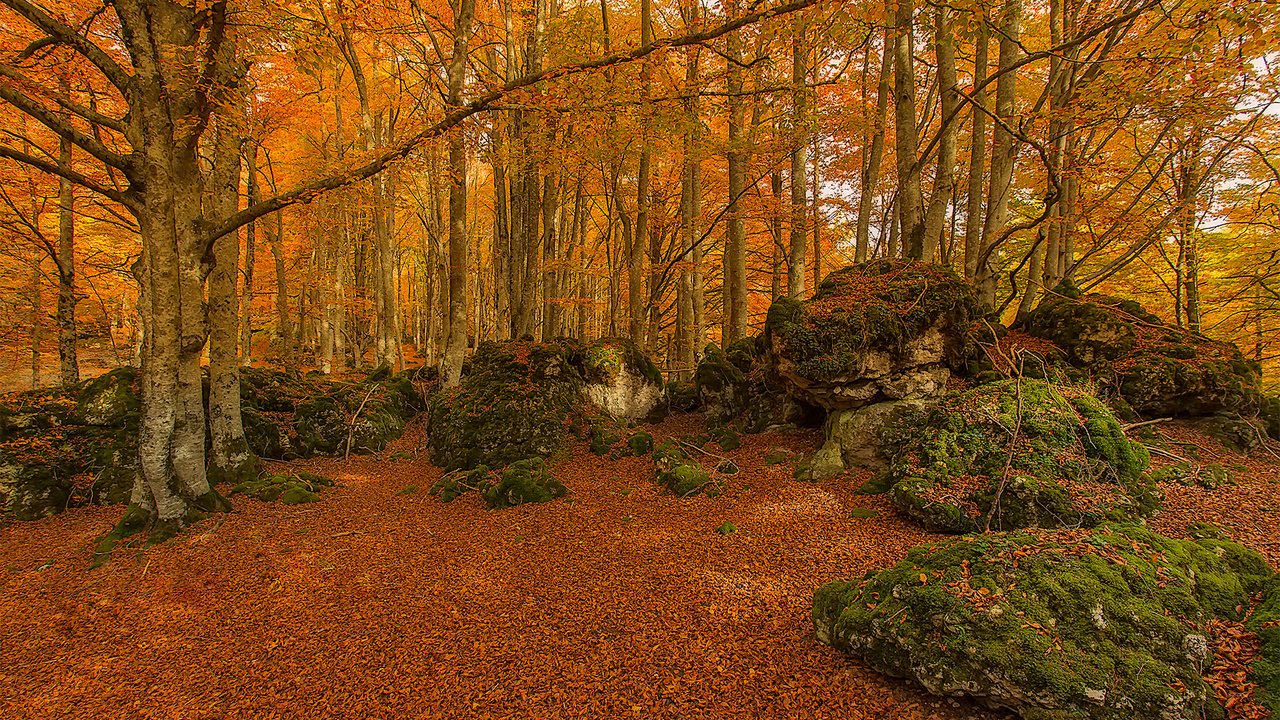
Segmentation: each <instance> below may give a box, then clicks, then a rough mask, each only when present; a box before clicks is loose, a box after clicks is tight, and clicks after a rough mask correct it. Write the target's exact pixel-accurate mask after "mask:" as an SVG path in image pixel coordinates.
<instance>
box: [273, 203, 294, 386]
mask: <svg viewBox="0 0 1280 720" xmlns="http://www.w3.org/2000/svg"><path fill="white" fill-rule="evenodd" d="M273 216H274V218H275V222H274V223H272V228H271V234H270V237H271V258H272V260H274V261H275V268H276V339H277V340H278V341H279V345H280V355H281V357H283V358H284V359H285V362H286V363H292V362H293V322H292V320H290V319H289V286H288V277H287V275H286V273H285V267H284V213H283V212H276V213H274V215H273Z"/></svg>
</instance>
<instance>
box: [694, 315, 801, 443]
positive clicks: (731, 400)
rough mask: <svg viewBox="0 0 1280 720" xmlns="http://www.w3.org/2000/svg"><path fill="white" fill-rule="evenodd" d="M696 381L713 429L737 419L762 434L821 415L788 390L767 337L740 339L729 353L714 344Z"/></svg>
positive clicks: (705, 356) (707, 349)
mask: <svg viewBox="0 0 1280 720" xmlns="http://www.w3.org/2000/svg"><path fill="white" fill-rule="evenodd" d="M694 381H695V387H696V389H697V393H698V404H699V405H701V406H702V408H703V410H704V412H705V413H706V416H707V427H708V428H712V429H714V428H717V427H720V426H724V425H727V424H729V423H731V422H737V423H738V424H739V425H740V427H741V429H742V430H743V431H745V432H748V433H761V432H765V431H768V430H775V429H778V428H785V427H797V426H802V427H808V426H813V425H816V424H817V423H818V422H819V421H820V420H821V413H820V412H818V411H817V410H816V408H814V407H813V406H811V405H809V404H807V403H804V402H801V401H799V400H797V399H796V398H793V397H792V396H791V395H789V394H788V393H787V391H786V387H785V385H784V383H782V382H781V381H780V380H779V379H778V377H777V375H776V374H775V373H774V372H773V369H772V367H771V366H770V365H769V358H768V356H767V353H766V350H765V339H764V337H763V336H760V337H750V338H745V339H743V340H739V341H738V342H736V343H733V344H732V345H730V346H729V348H728V349H726V350H724V351H723V352H722V351H721V350H720V349H719V348H718V347H716V346H715V345H714V344H711V345H708V346H707V347H706V349H705V350H704V351H703V356H702V360H701V361H700V362H699V363H698V369H697V371H696V372H695V375H694Z"/></svg>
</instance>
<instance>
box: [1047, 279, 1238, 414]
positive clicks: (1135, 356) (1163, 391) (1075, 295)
mask: <svg viewBox="0 0 1280 720" xmlns="http://www.w3.org/2000/svg"><path fill="white" fill-rule="evenodd" d="M1022 329H1023V330H1024V331H1025V332H1027V333H1028V334H1029V335H1032V336H1034V337H1037V338H1041V339H1044V340H1047V341H1049V342H1052V343H1053V344H1054V345H1055V346H1057V347H1058V348H1060V349H1061V350H1062V351H1063V354H1064V355H1065V357H1066V360H1067V362H1068V363H1069V364H1070V365H1071V366H1072V367H1073V368H1075V369H1077V370H1079V371H1081V372H1083V373H1084V374H1086V375H1087V376H1088V377H1089V378H1090V379H1092V380H1094V381H1095V382H1097V384H1098V387H1099V390H1100V392H1101V393H1102V394H1103V395H1104V396H1107V397H1108V398H1110V399H1112V400H1114V401H1117V402H1119V403H1122V404H1124V405H1127V406H1128V407H1130V408H1132V409H1133V410H1134V411H1135V412H1136V413H1138V414H1139V415H1142V416H1145V417H1150V418H1156V417H1204V416H1209V415H1213V414H1215V413H1236V414H1245V415H1252V414H1255V413H1256V412H1257V411H1258V409H1259V406H1260V404H1261V401H1262V397H1261V392H1260V383H1261V371H1260V369H1259V368H1258V366H1257V365H1256V364H1255V363H1252V362H1250V361H1248V360H1246V359H1245V358H1244V356H1243V355H1242V354H1241V352H1240V349H1239V348H1237V347H1236V346H1235V345H1232V344H1231V343H1225V342H1219V341H1216V340H1211V339H1209V338H1207V337H1204V336H1203V335H1197V334H1195V333H1192V332H1190V331H1188V330H1184V329H1182V328H1179V327H1176V326H1173V325H1169V324H1168V323H1166V322H1164V321H1163V320H1161V319H1160V318H1159V317H1158V316H1156V315H1154V314H1152V313H1150V312H1148V311H1147V310H1146V308H1144V307H1142V305H1141V304H1139V303H1137V302H1134V301H1132V300H1122V299H1120V298H1115V297H1110V296H1107V295H1099V294H1087V295H1086V294H1083V293H1081V292H1080V291H1079V290H1077V289H1076V288H1075V287H1074V286H1071V285H1062V286H1059V287H1058V288H1057V289H1056V291H1055V292H1054V293H1053V294H1052V295H1051V296H1049V297H1047V298H1045V299H1044V300H1043V301H1042V302H1041V303H1040V305H1039V306H1037V307H1036V309H1035V310H1034V311H1033V312H1032V313H1031V314H1030V315H1029V316H1028V317H1027V318H1026V319H1025V320H1024V321H1023V323H1022Z"/></svg>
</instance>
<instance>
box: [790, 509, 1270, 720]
mask: <svg viewBox="0 0 1280 720" xmlns="http://www.w3.org/2000/svg"><path fill="white" fill-rule="evenodd" d="M1270 576H1271V570H1270V568H1269V567H1268V566H1267V564H1266V562H1265V561H1264V560H1263V559H1262V557H1261V556H1259V555H1258V554H1257V553H1255V552H1253V551H1251V550H1247V549H1245V548H1243V547H1241V546H1240V545H1236V544H1234V543H1230V542H1224V541H1221V540H1213V539H1202V540H1173V539H1170V538H1166V537H1162V536H1160V535H1157V534H1155V533H1153V532H1151V531H1150V530H1147V529H1145V528H1141V527H1138V526H1118V527H1109V528H1103V529H1099V530H1097V531H1092V532H1091V531H1087V530H1057V531H1045V530H1040V531H1035V532H1019V533H1010V534H999V533H997V534H987V535H982V536H974V537H965V538H958V539H954V540H948V541H944V542H940V543H934V544H928V545H923V546H920V547H917V548H915V549H913V550H912V551H911V552H910V553H908V555H907V558H906V559H905V560H903V561H902V562H900V563H898V564H897V565H896V566H894V567H892V568H889V569H887V570H883V571H880V572H871V573H868V574H867V575H866V576H864V577H862V578H861V579H857V580H850V581H847V582H835V583H831V584H829V585H826V586H824V587H822V588H821V589H819V590H818V591H817V593H816V594H815V596H814V605H813V623H814V627H815V628H816V629H817V635H818V638H819V639H820V640H821V641H822V642H825V643H827V644H830V645H832V646H833V647H836V648H839V649H841V650H844V651H846V652H848V653H851V654H853V655H856V656H858V657H860V658H861V659H862V660H863V661H864V662H865V663H867V664H868V665H870V666H871V667H872V668H874V669H876V670H878V671H880V672H883V673H886V674H889V675H893V676H895V677H905V678H910V679H912V680H914V681H916V682H917V683H919V684H920V685H922V686H923V687H924V688H925V689H926V690H927V691H929V692H931V693H934V694H936V695H942V696H954V697H961V696H967V697H970V698H973V699H975V700H977V701H979V702H982V703H985V704H987V705H990V706H994V707H1000V708H1008V709H1010V710H1013V711H1014V712H1016V713H1018V714H1019V715H1021V716H1022V717H1023V718H1026V719H1027V720H1084V719H1097V720H1104V719H1105V720H1120V719H1122V718H1123V719H1125V720H1200V719H1201V718H1222V717H1224V713H1223V710H1222V708H1220V707H1219V706H1218V704H1217V702H1216V701H1215V699H1214V698H1215V694H1214V691H1213V689H1212V688H1211V687H1210V686H1209V684H1208V683H1206V682H1205V680H1204V679H1203V678H1202V673H1204V672H1206V671H1207V670H1208V669H1209V668H1210V666H1211V665H1212V663H1213V658H1212V654H1211V651H1210V643H1209V641H1208V638H1207V637H1206V635H1205V630H1204V628H1205V626H1206V625H1207V624H1208V623H1209V621H1211V620H1214V619H1239V618H1240V613H1241V608H1245V607H1248V605H1249V599H1250V596H1251V595H1252V594H1253V593H1255V592H1257V591H1258V590H1259V589H1260V588H1261V587H1262V585H1263V583H1265V582H1266V580H1267V579H1268V578H1269V577H1270Z"/></svg>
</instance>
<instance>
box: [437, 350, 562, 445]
mask: <svg viewBox="0 0 1280 720" xmlns="http://www.w3.org/2000/svg"><path fill="white" fill-rule="evenodd" d="M573 352H574V348H573V347H572V346H566V345H565V344H561V343H556V342H550V343H539V342H532V341H524V340H520V341H509V342H501V343H498V342H485V343H481V345H480V347H478V348H477V349H476V352H475V354H474V355H473V356H472V357H471V358H470V359H469V360H468V361H467V364H466V367H465V368H464V372H463V377H462V382H461V384H460V385H459V386H458V387H455V388H452V389H449V390H442V391H440V392H438V393H436V395H435V396H434V397H433V398H432V400H431V402H430V406H429V408H428V419H429V423H430V425H429V428H428V446H429V448H430V451H431V459H432V462H434V463H435V464H436V465H439V466H440V467H443V468H445V469H446V470H457V469H471V468H476V467H479V466H481V465H484V466H487V467H503V466H506V465H508V464H510V463H513V462H516V461H519V460H525V459H528V458H531V457H543V458H545V457H548V456H550V455H551V454H552V453H553V452H555V451H556V450H558V449H560V447H561V446H562V445H563V444H564V440H565V436H566V435H567V433H568V428H569V427H570V426H581V425H583V424H584V421H585V416H584V409H585V402H584V399H583V397H584V396H583V391H582V387H583V379H582V375H581V373H580V372H579V371H578V369H577V368H575V367H574V365H573V364H571V362H570V358H571V356H572V354H573Z"/></svg>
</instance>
